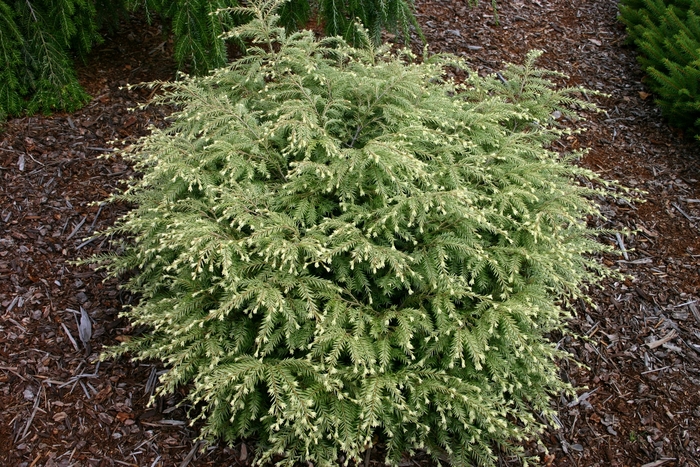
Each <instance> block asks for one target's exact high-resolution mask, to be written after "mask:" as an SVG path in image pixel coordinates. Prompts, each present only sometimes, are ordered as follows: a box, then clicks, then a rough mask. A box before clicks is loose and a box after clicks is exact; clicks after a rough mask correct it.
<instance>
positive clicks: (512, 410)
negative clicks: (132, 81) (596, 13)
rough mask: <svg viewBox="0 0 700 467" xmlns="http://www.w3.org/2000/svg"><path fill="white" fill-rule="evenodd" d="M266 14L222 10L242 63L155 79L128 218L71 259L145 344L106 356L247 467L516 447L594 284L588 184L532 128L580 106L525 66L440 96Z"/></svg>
mask: <svg viewBox="0 0 700 467" xmlns="http://www.w3.org/2000/svg"><path fill="white" fill-rule="evenodd" d="M274 12H275V2H270V1H266V2H263V3H254V4H253V5H252V6H250V7H248V8H239V9H237V10H236V11H235V12H234V13H235V14H241V15H248V16H249V17H251V21H250V22H249V23H247V24H245V25H242V26H240V27H237V28H236V29H235V31H234V34H235V35H236V37H238V38H240V39H243V40H246V41H250V43H251V44H252V46H251V47H250V48H249V49H248V51H249V55H248V56H246V57H244V58H242V59H240V60H238V61H236V62H235V63H233V64H232V65H230V66H229V67H227V68H221V69H218V70H216V71H214V72H213V73H212V74H211V75H209V76H206V77H200V78H189V79H185V80H182V81H179V82H176V83H169V84H166V86H167V88H168V89H169V91H168V93H167V94H165V95H164V96H163V97H161V98H159V99H158V102H160V103H169V104H174V105H177V106H178V108H179V111H177V112H176V113H175V114H174V115H173V119H172V125H171V126H170V127H169V128H167V129H164V130H159V129H154V130H153V133H152V134H151V135H150V136H149V137H147V138H145V139H143V140H142V141H141V142H140V143H139V144H137V145H136V146H134V147H132V148H131V149H130V150H128V151H127V152H125V153H124V156H125V157H127V158H128V159H130V160H131V161H133V162H134V163H135V164H136V167H137V169H138V170H139V171H140V172H141V173H142V175H143V176H142V177H140V178H138V179H135V180H132V182H131V184H130V186H129V187H128V189H126V191H125V192H124V193H123V194H121V195H119V196H116V197H115V199H118V200H123V201H126V202H128V203H132V205H134V206H136V207H135V208H134V209H133V210H132V211H131V212H130V213H128V214H127V215H126V216H125V217H124V218H122V219H121V221H120V222H119V223H118V224H117V225H115V226H114V227H113V228H111V229H110V230H109V231H107V232H106V234H108V235H114V236H115V237H117V238H123V239H124V240H123V241H120V244H118V245H115V247H116V248H117V251H119V253H117V254H114V255H109V256H102V257H98V258H93V259H94V260H95V261H96V262H97V263H98V264H99V265H101V267H103V268H106V269H107V270H108V271H109V272H110V274H111V275H113V276H121V275H123V274H127V276H126V277H127V279H125V283H124V286H125V288H126V289H127V290H129V291H131V292H133V293H134V294H137V296H139V297H140V301H139V303H138V304H137V305H135V306H133V307H132V308H130V309H129V310H127V311H125V312H124V315H125V316H126V317H128V319H129V320H130V322H131V323H132V324H133V325H134V326H135V327H136V328H137V329H138V328H141V329H147V331H146V332H144V333H142V334H139V335H136V336H134V338H133V339H132V340H131V341H129V342H127V343H125V344H124V345H123V346H119V347H116V348H113V349H112V350H111V351H110V352H109V353H108V355H106V356H118V355H122V354H125V353H129V354H131V355H132V356H133V357H135V358H136V359H159V360H162V361H163V362H164V363H165V365H166V367H167V372H166V373H165V374H163V375H162V376H161V378H160V383H161V386H160V388H159V394H168V393H172V392H174V391H175V390H176V389H177V388H181V387H186V388H188V390H189V392H188V396H187V399H188V404H191V406H192V407H193V408H192V410H191V412H190V415H191V416H192V417H193V419H194V420H203V421H204V428H203V434H202V435H203V436H204V437H206V438H209V439H215V438H220V439H223V440H224V441H226V442H228V443H234V442H236V441H237V440H239V439H241V438H253V439H256V440H257V447H258V448H257V462H258V463H265V462H268V461H278V462H279V463H281V464H282V465H286V466H292V465H295V463H297V462H305V461H311V462H313V463H314V465H319V466H330V465H334V463H335V462H337V460H338V459H339V458H340V457H341V455H343V456H345V458H346V459H354V460H356V461H357V460H359V459H362V456H363V453H364V452H365V451H366V450H367V449H370V448H371V447H372V446H373V444H375V443H377V442H381V443H382V444H383V445H384V446H385V447H386V460H387V462H389V463H390V464H392V465H396V464H397V463H398V462H399V461H400V460H401V456H402V454H404V453H412V452H414V451H416V450H418V449H424V450H426V451H427V452H429V453H430V454H431V455H433V456H434V457H435V458H436V459H448V460H449V461H450V462H451V463H452V464H453V465H457V466H470V465H474V464H476V465H484V466H492V465H494V462H495V458H496V455H497V452H498V451H499V450H500V451H505V452H507V453H514V454H516V455H522V451H521V450H520V449H519V448H518V443H519V442H520V441H522V440H523V439H526V438H529V437H531V436H533V435H534V434H536V433H537V432H538V431H539V430H540V429H541V427H542V424H541V421H540V420H539V419H538V418H537V417H536V414H544V415H545V417H546V416H547V415H551V414H552V411H551V409H550V405H549V400H550V396H551V395H553V394H559V392H560V391H561V390H566V389H567V385H566V384H564V383H563V382H562V381H561V380H560V379H559V377H558V373H557V367H556V365H555V360H556V359H557V358H559V357H561V356H562V353H561V352H560V351H558V350H557V349H556V346H555V345H554V344H552V343H551V342H548V341H547V340H546V338H545V337H544V335H545V334H546V333H548V332H550V331H552V330H558V329H561V328H562V327H563V321H564V318H565V317H566V316H567V315H566V313H565V312H564V311H562V308H561V307H560V303H561V300H562V298H564V297H568V298H572V297H577V296H578V295H579V293H580V290H579V289H580V287H581V284H582V282H584V281H591V282H593V281H595V280H596V278H597V277H599V276H600V275H604V274H606V272H605V270H604V269H603V268H602V267H601V266H600V265H599V264H598V263H597V262H596V261H594V260H592V259H590V258H589V256H588V255H589V254H591V253H593V252H597V251H600V250H602V249H603V247H602V246H601V245H600V244H598V243H597V242H596V241H595V240H594V239H593V237H594V236H595V235H596V232H595V231H591V230H590V229H589V228H588V227H587V226H586V223H585V222H584V221H583V220H582V219H583V218H584V216H586V215H593V216H596V215H598V211H597V209H596V207H595V206H594V204H593V203H592V202H591V201H590V200H589V198H590V196H591V195H594V194H598V193H599V192H598V191H596V190H594V189H592V188H587V187H586V186H584V185H581V184H580V183H579V182H578V181H579V180H584V179H588V180H590V179H596V177H595V175H594V174H593V173H591V172H590V171H587V170H585V169H582V168H579V167H576V166H573V165H571V164H569V163H568V162H567V160H563V159H562V156H561V155H560V154H558V153H556V152H553V151H551V150H547V149H545V148H544V146H546V145H548V143H551V142H552V141H554V140H555V139H557V138H558V137H559V136H560V135H561V134H562V132H563V130H561V129H557V128H556V122H555V121H554V120H553V119H552V118H551V116H550V115H551V114H552V112H554V111H555V110H559V111H560V112H562V113H564V114H567V115H571V112H572V111H571V109H572V107H573V106H581V107H590V106H589V105H587V104H586V103H585V102H581V101H580V100H577V99H576V98H575V93H576V90H574V89H563V90H557V89H556V88H555V86H554V85H553V84H552V83H551V82H550V79H552V78H555V77H558V75H556V74H553V73H549V72H547V71H543V70H541V69H538V68H536V67H535V66H534V61H535V59H536V57H537V56H538V54H537V53H532V54H530V55H529V56H528V57H527V60H526V62H525V64H524V66H515V65H511V66H509V67H507V68H506V69H505V70H504V71H503V72H502V74H501V77H502V78H503V79H504V81H505V82H502V81H501V80H500V79H497V78H496V77H487V78H480V77H478V76H477V75H476V73H472V72H468V78H467V81H466V82H465V83H464V84H455V83H454V82H452V81H451V80H449V79H447V78H446V77H445V76H446V75H445V72H446V67H449V66H455V65H459V63H458V61H457V59H453V58H450V57H446V58H445V57H443V58H441V57H433V58H431V59H429V60H427V61H424V62H420V61H417V60H416V59H415V57H413V56H412V55H411V53H410V52H408V51H403V52H401V53H399V54H398V55H395V54H392V53H390V52H389V50H388V48H387V47H380V48H378V49H375V48H373V46H372V45H371V44H372V43H371V41H370V40H369V37H368V35H367V33H366V32H360V33H358V34H359V35H362V36H364V37H365V38H366V47H365V48H353V47H351V46H349V45H347V43H346V42H345V41H343V40H342V39H341V38H337V37H336V38H328V39H323V40H317V39H315V38H314V36H313V33H311V32H310V31H301V32H296V33H291V34H288V33H286V32H285V29H284V28H282V27H279V26H278V24H279V23H278V22H277V21H278V17H277V16H276V15H275V14H274ZM465 69H466V68H465ZM122 242H123V243H122Z"/></svg>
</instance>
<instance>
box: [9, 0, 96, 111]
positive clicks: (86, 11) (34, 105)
mask: <svg viewBox="0 0 700 467" xmlns="http://www.w3.org/2000/svg"><path fill="white" fill-rule="evenodd" d="M94 15H95V7H94V3H93V2H92V1H90V0H14V1H13V0H0V120H2V119H4V118H5V117H6V116H7V115H10V114H11V115H17V114H19V113H21V112H22V111H25V110H26V111H28V112H30V113H33V112H50V111H52V110H56V109H61V110H75V109H77V108H78V107H80V106H81V105H83V104H84V103H85V102H87V100H88V99H89V96H88V95H87V94H86V93H85V91H84V90H83V88H82V87H81V86H80V84H79V83H78V80H77V78H76V75H75V71H74V69H73V63H72V53H74V52H75V53H83V54H84V53H86V52H88V51H89V50H90V47H91V46H92V45H93V44H94V43H95V42H96V41H97V40H99V36H98V35H97V32H96V23H95V21H94Z"/></svg>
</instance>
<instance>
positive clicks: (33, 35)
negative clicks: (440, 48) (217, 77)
mask: <svg viewBox="0 0 700 467" xmlns="http://www.w3.org/2000/svg"><path fill="white" fill-rule="evenodd" d="M238 4H239V0H167V1H166V0H102V1H95V0H0V121H1V120H3V119H4V118H5V117H6V116H7V115H19V114H21V113H22V112H28V113H34V112H37V111H41V112H51V111H53V110H67V111H73V110H75V109H77V108H79V107H80V106H82V105H83V104H84V103H85V102H86V101H87V100H88V99H89V96H88V95H87V94H86V93H85V91H84V90H83V88H82V87H81V86H80V84H79V83H78V80H77V77H76V74H75V70H74V68H73V60H74V59H75V58H84V57H85V54H86V53H87V52H89V51H90V49H91V48H92V46H93V45H94V44H96V43H99V42H101V41H102V36H101V31H103V30H104V29H108V28H115V27H117V26H119V20H120V19H121V18H123V17H124V16H126V15H128V14H129V13H130V12H134V11H140V12H145V14H146V15H147V16H148V18H151V17H152V16H154V15H157V16H159V17H160V18H161V19H162V20H163V22H164V23H166V24H167V23H170V24H171V26H172V33H173V35H174V37H175V50H174V54H175V59H176V61H177V62H178V65H179V66H180V67H181V68H183V69H186V70H188V71H189V72H191V73H205V72H207V71H208V70H211V69H213V68H216V67H221V66H224V65H225V64H226V63H227V48H226V43H225V41H224V40H223V39H222V38H221V35H222V33H223V32H224V30H225V29H227V28H230V27H231V26H233V25H235V24H241V23H244V22H245V21H247V20H248V19H249V17H248V16H247V15H246V14H245V13H244V14H242V15H236V14H232V11H231V10H229V9H228V8H229V7H233V6H238ZM280 15H281V21H282V23H283V24H284V25H285V26H286V27H287V28H289V29H294V28H298V27H299V26H302V25H304V24H305V23H306V22H308V21H309V20H310V19H311V18H312V15H318V18H319V20H320V21H321V22H322V23H323V24H324V25H325V28H326V32H327V33H329V34H332V35H336V34H340V35H344V36H345V37H347V38H352V37H353V35H354V31H355V29H354V28H353V27H352V25H353V22H354V21H355V20H356V19H359V20H360V21H362V22H363V23H364V24H365V25H366V27H367V28H369V30H370V31H371V34H372V37H373V39H374V40H375V42H376V43H378V42H379V38H380V33H381V31H382V30H383V29H390V30H394V31H396V30H400V31H402V32H403V35H404V36H405V37H406V38H408V34H409V27H410V26H414V27H415V28H416V29H417V30H418V29H419V28H418V25H417V23H416V20H415V17H414V16H413V0H352V1H350V2H346V1H342V2H339V1H336V0H289V1H288V2H286V4H285V5H283V6H282V7H281V9H280Z"/></svg>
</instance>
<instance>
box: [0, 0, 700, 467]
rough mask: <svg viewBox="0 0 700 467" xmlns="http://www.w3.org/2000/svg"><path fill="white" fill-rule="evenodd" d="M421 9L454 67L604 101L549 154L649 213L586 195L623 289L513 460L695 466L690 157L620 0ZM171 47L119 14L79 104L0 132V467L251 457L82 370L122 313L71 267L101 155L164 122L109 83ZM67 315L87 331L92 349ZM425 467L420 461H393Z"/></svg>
mask: <svg viewBox="0 0 700 467" xmlns="http://www.w3.org/2000/svg"><path fill="white" fill-rule="evenodd" d="M417 7H418V18H419V22H420V24H421V25H422V26H423V28H424V32H425V34H426V36H427V38H428V40H429V41H430V44H431V51H432V52H441V51H447V52H453V53H457V54H459V55H462V56H463V57H465V58H466V59H467V60H468V61H469V62H470V63H471V65H472V66H473V68H474V69H476V70H478V71H479V72H480V73H492V72H496V71H498V70H499V69H500V68H502V64H503V62H504V61H512V62H516V63H517V62H520V61H522V58H523V57H524V55H525V53H526V52H527V51H528V50H530V49H533V48H539V49H542V50H544V52H545V53H544V55H543V57H542V59H541V61H540V64H541V65H542V66H543V67H545V68H549V69H552V70H557V71H561V72H564V73H566V74H567V75H569V79H568V80H566V83H565V84H569V85H583V86H586V87H588V88H590V89H594V90H598V91H602V92H604V93H606V94H607V95H608V96H607V97H596V98H595V99H596V102H597V103H598V104H599V105H600V106H601V108H602V109H603V110H604V112H602V113H599V114H594V115H590V116H589V119H588V120H587V121H585V122H573V123H571V124H573V125H575V126H577V127H579V128H587V132H585V133H584V134H581V135H572V136H569V137H567V138H565V139H564V140H562V141H561V142H560V143H559V144H560V146H561V149H562V151H566V150H571V149H578V148H590V152H588V154H587V155H585V156H584V157H583V158H582V159H581V161H580V163H581V164H582V165H584V166H586V167H589V168H591V169H593V170H595V171H597V172H598V173H600V174H602V175H603V176H604V177H605V178H607V179H616V180H620V181H621V182H622V183H623V184H625V185H627V186H631V187H635V188H639V189H641V190H644V191H645V192H646V194H645V195H644V199H645V201H646V202H645V203H636V204H627V203H611V202H609V201H607V200H601V206H602V210H603V212H604V213H605V214H606V216H607V217H608V220H607V221H605V222H602V221H601V227H610V228H622V227H624V228H628V229H630V230H633V231H634V233H633V234H631V235H628V236H625V237H620V238H616V237H614V236H610V238H608V239H606V241H609V242H610V243H611V244H613V245H616V246H617V248H620V249H623V250H624V252H625V256H624V257H610V258H605V259H604V261H605V262H606V264H608V265H609V266H610V267H614V268H619V269H620V270H622V271H624V272H626V273H628V274H629V275H630V276H631V278H630V279H629V280H627V281H625V282H619V283H618V282H615V283H607V284H605V287H604V288H603V289H601V290H595V291H592V292H591V293H592V299H593V303H594V304H595V306H591V305H587V304H584V303H581V304H580V305H579V306H578V307H577V309H576V310H574V318H573V319H572V321H571V329H572V330H573V331H574V332H575V333H576V334H577V335H578V336H580V337H578V338H572V337H566V338H564V339H562V340H561V341H560V342H559V344H560V346H561V347H562V348H564V349H566V350H568V351H569V352H571V353H572V354H573V356H574V359H575V360H576V361H578V362H581V363H583V364H585V367H584V368H579V367H578V366H576V365H575V364H574V360H573V359H572V361H571V362H562V364H561V374H562V377H563V378H566V379H568V380H570V381H571V382H572V383H573V384H574V385H575V386H577V387H580V388H581V389H580V390H579V397H578V399H575V400H570V399H566V398H563V397H562V398H560V399H558V400H554V401H553V403H554V404H556V405H557V406H558V409H559V420H560V422H561V424H560V426H559V427H558V428H557V429H552V430H550V431H549V432H547V433H545V434H544V435H543V438H542V441H543V443H544V444H545V445H546V447H547V448H548V450H549V454H545V453H544V452H541V451H540V450H539V449H538V447H537V446H535V445H534V444H533V445H531V446H526V448H527V449H529V450H530V451H531V452H532V454H534V455H540V456H541V458H542V460H543V462H544V463H545V464H546V465H553V466H588V467H592V466H620V467H622V466H625V467H632V466H644V467H657V466H662V465H663V466H668V467H675V466H678V467H686V466H687V467H692V466H694V467H700V364H699V362H700V311H699V310H700V301H698V300H699V298H700V290H699V289H700V237H699V236H698V234H699V232H700V183H699V181H698V180H699V179H700V173H699V172H700V166H699V164H700V145H699V144H698V143H697V142H693V141H691V140H689V139H684V137H683V135H681V134H680V133H679V132H677V131H674V130H673V129H671V128H669V127H668V126H667V125H666V124H665V123H664V122H663V120H662V119H661V117H660V113H659V111H658V110H657V108H656V107H655V106H654V103H653V96H649V95H648V94H647V91H646V89H645V87H644V85H643V84H642V79H643V73H642V72H641V71H640V69H639V67H638V66H637V64H636V62H635V58H634V57H635V51H634V50H633V49H632V48H631V47H630V46H628V45H626V43H625V34H624V29H623V27H622V26H621V25H620V24H618V23H617V22H616V13H617V9H616V8H617V7H616V4H615V2H613V1H605V0H582V1H580V2H574V1H571V0H522V1H518V0H512V1H510V2H500V6H499V11H498V19H499V20H500V23H499V24H496V21H495V18H494V11H493V10H492V8H491V6H490V4H489V2H482V3H481V4H480V5H479V6H477V7H474V8H470V7H468V6H467V2H464V1H462V0H417ZM129 31H138V34H134V33H129ZM170 52H171V42H170V41H169V40H168V39H167V37H164V36H163V35H162V33H161V31H160V30H159V29H158V28H157V27H156V26H148V25H145V24H143V23H141V22H139V21H138V20H136V19H134V20H132V23H131V24H128V25H125V27H124V28H123V29H122V32H121V33H120V34H119V35H116V36H114V37H111V38H108V39H107V41H106V42H105V45H104V46H102V47H100V48H98V49H97V50H95V52H94V54H93V55H92V57H91V59H90V60H89V62H88V63H87V64H85V65H84V66H81V67H80V71H79V73H80V78H81V80H82V82H83V83H84V85H85V86H86V88H87V89H88V91H89V92H90V93H91V95H93V96H95V98H94V100H93V101H92V102H91V103H90V104H88V105H87V106H86V107H85V108H84V109H82V110H80V111H78V112H75V113H72V114H55V115H52V116H48V117H41V116H35V117H26V118H17V119H13V120H10V121H9V122H7V124H6V125H5V126H4V128H3V132H2V133H1V134H0V180H1V181H0V465H2V466H23V467H35V466H36V467H38V466H47V467H48V466H120V465H128V466H182V467H185V466H187V465H190V466H205V465H216V466H219V465H227V466H228V465H247V464H249V462H250V460H251V458H252V450H253V449H254V447H253V446H252V445H251V446H248V445H246V444H238V445H235V446H233V447H224V446H213V447H209V448H206V449H205V450H204V451H202V450H200V449H198V448H199V447H200V446H199V445H198V444H197V443H196V442H195V441H194V440H195V439H196V436H197V430H196V427H194V428H192V427H189V426H188V425H187V423H186V421H185V420H186V418H185V414H184V411H183V409H182V408H178V407H177V406H176V404H177V400H176V398H174V397H173V398H169V399H158V400H156V401H155V404H154V405H153V406H149V405H148V400H149V398H150V396H151V394H152V393H153V389H154V385H155V381H156V379H157V376H158V372H159V371H160V367H158V366H156V365H151V364H145V363H135V362H130V361H128V360H126V359H123V360H119V361H108V362H103V363H101V364H96V363H94V362H95V360H96V357H97V355H98V354H99V352H100V350H101V349H102V347H103V346H105V345H112V344H116V343H117V342H119V341H120V340H123V339H126V338H128V334H129V332H130V328H129V326H128V324H127V323H126V322H125V321H124V320H122V319H120V318H118V316H117V315H118V313H119V310H120V309H121V308H122V307H123V306H124V305H126V304H128V302H129V300H130V297H128V296H127V295H124V294H122V293H121V292H120V291H119V289H118V287H117V284H116V283H115V282H113V281H108V282H103V276H102V275H101V273H99V272H95V271H94V270H93V269H91V268H90V267H89V266H78V265H75V264H74V263H73V262H72V261H73V260H76V259H77V258H80V257H86V256H89V255H91V254H94V253H98V252H101V251H104V250H105V249H106V248H107V242H106V241H105V239H101V238H98V239H96V240H93V241H90V242H87V241H85V240H84V239H85V238H86V237H87V236H88V235H89V234H90V233H92V232H95V231H100V230H101V229H104V228H105V227H106V226H108V225H110V224H111V223H112V222H114V220H115V219H116V218H117V217H118V216H119V215H121V214H123V213H124V212H125V207H122V206H118V205H102V204H99V203H100V201H102V200H104V198H105V197H106V196H108V195H109V194H110V193H112V192H114V191H115V190H117V189H118V187H119V183H120V181H121V180H123V179H125V178H127V177H129V176H131V175H133V173H132V171H131V169H130V167H129V166H128V165H127V164H125V163H123V162H122V161H121V160H120V159H119V158H117V157H114V158H110V159H104V158H102V157H101V156H103V155H105V154H107V153H109V152H111V151H112V150H113V149H114V148H115V147H121V146H123V145H127V144H129V142H131V141H134V140H135V138H137V137H139V136H142V135H145V134H147V133H148V127H149V126H150V125H156V126H159V125H165V124H166V122H165V117H166V116H167V110H166V109H158V108H147V109H141V110H136V111H133V112H130V111H129V109H130V108H132V107H137V106H138V105H139V104H141V103H144V102H146V101H147V100H148V98H149V97H150V96H151V94H152V93H153V92H154V91H152V90H150V89H132V90H128V89H124V88H122V86H123V85H125V84H127V83H138V82H141V81H144V80H154V79H169V78H171V77H172V75H173V72H174V71H173V70H174V65H173V63H172V60H171V59H170ZM114 141H118V142H117V143H115V142H114ZM81 307H82V308H83V309H84V310H86V311H87V312H88V314H89V316H90V319H91V322H92V330H93V333H92V339H91V340H90V344H91V348H90V349H88V350H85V348H84V346H83V344H82V342H81V340H80V338H79V331H78V325H79V321H80V317H81V314H80V309H81ZM375 457H376V460H375ZM368 461H369V463H370V464H376V463H380V460H379V457H378V456H373V457H372V458H370V459H368ZM499 462H500V463H501V465H511V463H510V461H509V460H508V459H501V460H500V461H499ZM427 463H428V461H427V460H426V459H425V458H424V457H421V456H417V457H415V458H414V459H407V461H406V464H405V465H406V466H408V465H413V464H419V465H423V464H427Z"/></svg>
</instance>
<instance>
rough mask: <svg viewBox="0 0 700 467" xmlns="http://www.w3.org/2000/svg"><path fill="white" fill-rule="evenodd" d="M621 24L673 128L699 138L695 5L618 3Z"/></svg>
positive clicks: (694, 1)
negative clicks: (634, 47)
mask: <svg viewBox="0 0 700 467" xmlns="http://www.w3.org/2000/svg"><path fill="white" fill-rule="evenodd" d="M620 20H621V21H622V22H623V23H625V25H626V26H627V32H628V34H629V39H630V40H631V41H633V42H634V44H635V45H636V46H637V47H638V49H639V57H638V60H639V63H640V64H641V65H642V68H643V69H644V70H645V71H646V72H647V74H648V76H649V78H650V79H649V80H647V84H648V85H649V87H650V88H651V90H652V91H653V92H654V94H655V95H656V98H657V99H656V102H657V104H658V105H659V107H660V108H661V110H662V112H663V114H664V115H665V116H666V118H668V120H669V122H670V123H671V124H672V125H675V126H677V127H679V128H686V129H688V130H690V131H691V132H693V133H694V134H696V135H698V133H700V0H623V1H622V2H621V3H620Z"/></svg>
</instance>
